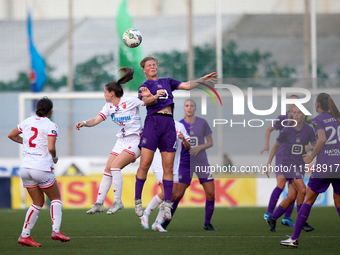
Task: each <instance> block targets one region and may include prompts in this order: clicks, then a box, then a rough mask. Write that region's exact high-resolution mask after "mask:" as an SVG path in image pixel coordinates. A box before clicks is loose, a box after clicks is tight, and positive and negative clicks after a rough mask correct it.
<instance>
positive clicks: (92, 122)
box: [75, 115, 103, 130]
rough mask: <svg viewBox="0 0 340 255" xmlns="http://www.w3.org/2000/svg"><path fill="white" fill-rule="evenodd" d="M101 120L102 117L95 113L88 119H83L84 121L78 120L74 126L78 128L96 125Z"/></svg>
mask: <svg viewBox="0 0 340 255" xmlns="http://www.w3.org/2000/svg"><path fill="white" fill-rule="evenodd" d="M102 121H103V118H102V117H100V116H99V115H97V116H96V117H94V118H93V119H89V120H84V121H81V122H78V123H77V124H76V125H75V128H76V129H77V130H80V128H82V127H93V126H95V125H98V124H99V123H100V122H102Z"/></svg>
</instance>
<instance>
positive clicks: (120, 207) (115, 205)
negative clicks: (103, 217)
mask: <svg viewBox="0 0 340 255" xmlns="http://www.w3.org/2000/svg"><path fill="white" fill-rule="evenodd" d="M123 209H124V205H123V203H122V202H113V204H112V205H111V207H110V208H109V210H107V212H106V213H107V214H114V213H116V212H118V211H119V210H123Z"/></svg>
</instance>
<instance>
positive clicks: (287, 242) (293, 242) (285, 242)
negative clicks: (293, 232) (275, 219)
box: [280, 236, 299, 248]
mask: <svg viewBox="0 0 340 255" xmlns="http://www.w3.org/2000/svg"><path fill="white" fill-rule="evenodd" d="M288 237H289V238H288V239H287V240H282V241H281V242H280V244H281V245H284V246H289V247H293V248H297V247H298V245H299V241H298V239H296V240H293V239H292V238H290V236H288Z"/></svg>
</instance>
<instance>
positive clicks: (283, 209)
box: [272, 205, 287, 220]
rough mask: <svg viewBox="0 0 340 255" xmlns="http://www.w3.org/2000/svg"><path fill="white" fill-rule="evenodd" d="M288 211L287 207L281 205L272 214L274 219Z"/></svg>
mask: <svg viewBox="0 0 340 255" xmlns="http://www.w3.org/2000/svg"><path fill="white" fill-rule="evenodd" d="M286 211H287V209H285V208H283V207H281V206H280V205H279V206H278V207H277V208H276V210H275V212H274V213H273V215H272V218H273V220H277V219H278V218H280V217H281V216H282V215H283V214H284V213H285V212H286Z"/></svg>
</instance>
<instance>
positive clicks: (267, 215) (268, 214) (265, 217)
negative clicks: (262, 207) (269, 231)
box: [263, 213, 271, 221]
mask: <svg viewBox="0 0 340 255" xmlns="http://www.w3.org/2000/svg"><path fill="white" fill-rule="evenodd" d="M269 216H271V214H270V213H265V214H264V215H263V219H264V220H265V221H267V218H268V217H269Z"/></svg>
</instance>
